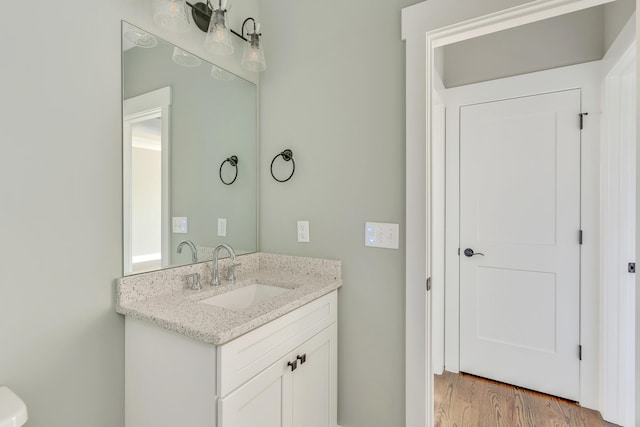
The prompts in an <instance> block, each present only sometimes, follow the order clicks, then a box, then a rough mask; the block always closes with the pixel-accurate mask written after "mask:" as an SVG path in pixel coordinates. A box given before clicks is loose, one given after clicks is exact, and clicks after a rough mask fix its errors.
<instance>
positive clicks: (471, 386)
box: [434, 372, 615, 427]
mask: <svg viewBox="0 0 640 427" xmlns="http://www.w3.org/2000/svg"><path fill="white" fill-rule="evenodd" d="M434 390H435V413H434V414H435V427H454V426H455V427H471V426H473V427H494V426H495V427H498V426H499V427H601V426H607V427H615V425H614V424H611V423H608V422H605V421H603V420H602V417H601V416H600V414H599V413H598V412H595V411H592V410H590V409H585V408H582V407H580V406H579V405H577V404H576V403H573V402H569V401H566V400H563V399H559V398H557V397H553V396H548V395H546V394H541V393H537V392H534V391H530V390H525V389H522V388H519V387H514V386H511V385H507V384H502V383H498V382H494V381H490V380H487V379H484V378H478V377H474V376H472V375H467V374H452V373H450V372H445V373H444V375H436V376H435V382H434Z"/></svg>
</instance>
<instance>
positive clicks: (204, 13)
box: [186, 0, 261, 42]
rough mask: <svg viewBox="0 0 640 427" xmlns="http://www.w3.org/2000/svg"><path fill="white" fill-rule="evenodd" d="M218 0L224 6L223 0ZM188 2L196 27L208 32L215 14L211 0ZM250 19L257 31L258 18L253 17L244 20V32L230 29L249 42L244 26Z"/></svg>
mask: <svg viewBox="0 0 640 427" xmlns="http://www.w3.org/2000/svg"><path fill="white" fill-rule="evenodd" d="M218 1H219V3H218V4H219V5H220V6H222V0H218ZM186 3H187V6H189V7H190V8H191V16H193V22H195V24H196V27H198V28H199V29H200V31H202V32H203V33H206V32H208V31H209V22H210V21H211V16H212V14H213V7H212V6H211V0H206V3H202V2H199V3H195V4H193V3H190V2H188V1H187V2H186ZM224 12H225V13H226V12H227V10H226V9H225V10H224ZM248 21H253V28H254V32H255V27H256V20H255V19H253V18H251V17H249V18H247V19H245V20H244V22H243V23H242V34H240V33H237V32H236V31H234V30H233V29H232V28H229V31H231V33H233V34H235V35H236V36H238V37H240V38H241V39H242V40H244V41H246V42H248V41H249V40H248V39H247V38H246V37H245V35H244V27H245V24H246V23H247V22H248ZM258 35H261V34H258Z"/></svg>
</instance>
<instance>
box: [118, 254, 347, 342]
mask: <svg viewBox="0 0 640 427" xmlns="http://www.w3.org/2000/svg"><path fill="white" fill-rule="evenodd" d="M238 260H240V261H241V262H242V266H241V267H238V268H237V269H236V272H237V273H236V276H237V279H236V282H235V283H226V282H224V281H223V283H222V285H220V286H218V287H211V286H209V281H210V277H211V273H210V266H211V262H207V263H200V264H192V265H190V266H184V267H178V268H175V269H170V270H162V271H160V272H153V273H145V274H140V275H137V276H128V277H125V278H122V279H119V280H118V291H117V304H116V311H117V312H118V313H121V314H124V315H125V316H131V317H133V318H136V319H140V320H144V321H149V322H151V323H153V324H155V325H157V326H160V327H163V328H165V329H168V330H171V331H174V332H177V333H180V334H182V335H186V336H188V337H191V338H194V339H196V340H198V341H203V342H206V343H209V344H214V345H220V344H224V343H226V342H229V341H231V340H233V339H234V338H237V337H239V336H240V335H243V334H245V333H247V332H249V331H251V330H253V329H255V328H258V327H260V326H262V325H264V324H266V323H268V322H270V321H272V320H274V319H277V318H278V317H280V316H282V315H284V314H286V313H289V312H291V311H293V310H295V309H296V308H299V307H301V306H303V305H305V304H307V303H309V302H311V301H313V300H315V299H317V298H319V297H321V296H323V295H326V294H328V293H330V292H332V291H334V290H336V289H338V288H339V287H340V286H341V285H342V279H341V273H340V269H341V266H340V261H333V260H320V259H315V258H303V257H291V256H283V255H272V254H264V253H257V254H250V255H245V256H242V257H239V258H238ZM229 263H230V260H222V261H220V267H221V268H222V270H223V271H224V267H225V266H226V265H228V264H229ZM194 272H198V273H200V274H201V276H202V279H201V283H202V290H199V291H194V290H191V289H188V287H187V286H186V281H185V279H184V277H185V276H186V275H188V274H192V273H194ZM256 283H261V284H265V285H272V286H279V287H283V288H287V289H291V291H289V292H285V293H283V294H282V295H278V296H275V297H273V298H269V299H267V300H265V301H262V302H260V303H258V304H255V305H253V306H250V307H248V308H246V309H244V310H240V311H233V310H228V309H225V308H222V307H216V306H213V305H209V304H201V303H199V301H201V300H204V299H207V298H210V297H212V296H215V295H219V294H222V293H225V292H229V291H232V290H234V289H238V288H241V287H244V286H247V285H251V284H256Z"/></svg>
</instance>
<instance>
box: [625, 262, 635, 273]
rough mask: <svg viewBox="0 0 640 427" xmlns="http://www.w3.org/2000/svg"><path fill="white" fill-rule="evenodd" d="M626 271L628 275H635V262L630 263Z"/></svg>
mask: <svg viewBox="0 0 640 427" xmlns="http://www.w3.org/2000/svg"><path fill="white" fill-rule="evenodd" d="M627 271H628V272H629V273H635V272H636V263H635V262H630V263H629V266H628V267H627Z"/></svg>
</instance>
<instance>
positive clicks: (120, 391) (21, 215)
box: [0, 0, 257, 427]
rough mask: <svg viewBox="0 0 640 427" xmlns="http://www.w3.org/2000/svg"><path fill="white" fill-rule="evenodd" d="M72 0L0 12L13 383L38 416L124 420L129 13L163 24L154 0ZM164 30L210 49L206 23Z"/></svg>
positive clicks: (0, 252) (96, 424) (5, 274)
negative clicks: (121, 298) (118, 287)
mask: <svg viewBox="0 0 640 427" xmlns="http://www.w3.org/2000/svg"><path fill="white" fill-rule="evenodd" d="M63 3H64V4H63V5H61V4H60V3H59V2H58V3H56V2H50V1H45V0H36V1H35V2H32V3H28V4H27V3H26V2H4V3H3V11H2V13H1V14H0V39H1V40H3V41H4V42H5V43H3V55H4V56H3V58H4V59H3V63H2V73H1V74H2V79H0V92H1V93H2V97H0V140H1V141H2V148H3V151H2V155H1V156H0V200H1V203H2V210H1V212H0V235H1V236H2V241H3V245H2V246H0V259H2V265H1V267H0V273H1V275H0V384H1V385H7V386H9V387H10V388H11V389H12V390H14V391H15V392H16V393H18V395H20V396H21V397H22V398H23V399H24V400H25V402H26V403H27V405H28V409H29V422H28V424H27V425H28V427H86V426H91V427H120V426H122V425H123V422H124V421H123V420H124V322H123V318H122V316H120V315H118V314H116V313H115V308H114V300H115V298H114V295H115V292H114V285H115V283H114V279H115V278H117V277H120V276H121V275H122V202H121V200H122V178H121V176H122V170H121V164H122V158H121V144H122V133H121V132H122V131H121V119H122V118H121V114H122V113H121V84H120V82H121V78H120V55H121V49H120V33H121V30H120V25H121V23H120V20H121V19H126V20H129V21H132V22H133V23H136V24H138V25H141V26H143V27H144V28H147V29H149V28H154V29H155V27H154V24H153V21H152V17H151V16H150V10H151V9H150V0H149V1H148V0H136V1H129V0H110V1H107V2H100V3H87V2H86V1H81V0H66V1H64V2H63ZM247 4H248V5H249V6H250V10H252V12H251V14H255V13H254V12H256V11H257V6H256V2H254V1H253V0H242V1H241V0H238V2H237V3H236V4H235V5H234V9H233V11H232V12H234V13H242V15H245V16H246V15H247V13H245V11H246V5H247ZM254 6H255V7H254ZM251 7H254V8H253V9H251ZM25 17H28V19H26V18H25ZM234 19H235V17H234ZM238 19H240V18H239V17H238ZM52 23H57V24H53V25H52ZM158 33H160V34H161V35H164V36H170V37H169V38H170V39H171V37H173V39H176V40H181V41H182V42H183V43H182V45H183V47H185V48H190V46H191V47H193V48H194V50H195V51H197V52H201V51H202V48H201V46H202V41H203V40H204V36H203V35H202V34H201V33H200V34H197V33H195V32H192V33H191V34H186V35H173V36H171V35H170V34H166V33H163V31H158ZM191 43H193V44H192V45H191ZM230 61H231V60H230ZM234 61H235V59H234Z"/></svg>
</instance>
